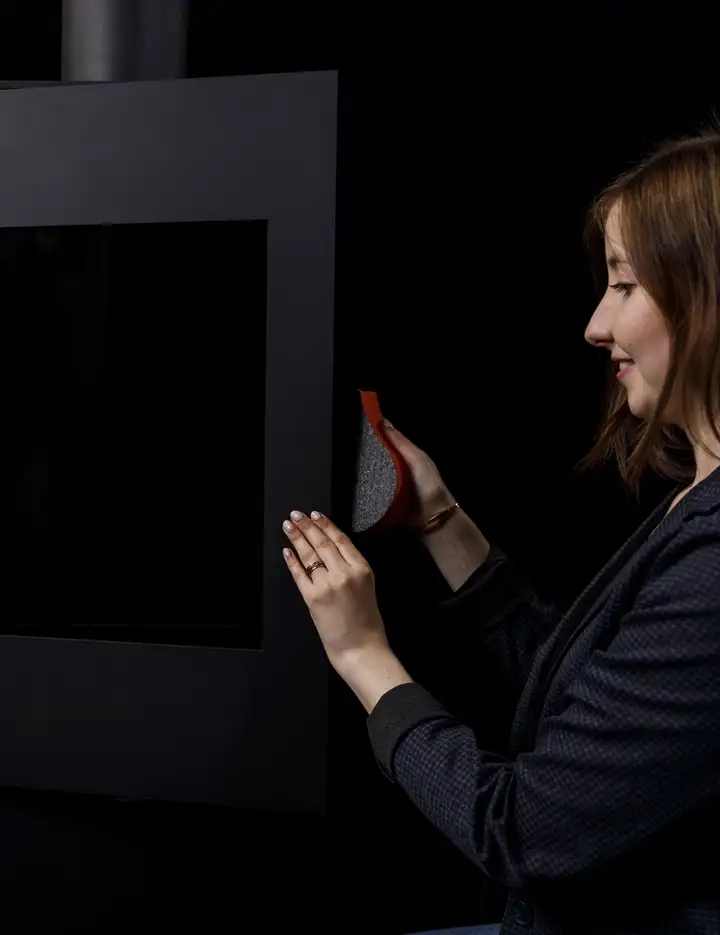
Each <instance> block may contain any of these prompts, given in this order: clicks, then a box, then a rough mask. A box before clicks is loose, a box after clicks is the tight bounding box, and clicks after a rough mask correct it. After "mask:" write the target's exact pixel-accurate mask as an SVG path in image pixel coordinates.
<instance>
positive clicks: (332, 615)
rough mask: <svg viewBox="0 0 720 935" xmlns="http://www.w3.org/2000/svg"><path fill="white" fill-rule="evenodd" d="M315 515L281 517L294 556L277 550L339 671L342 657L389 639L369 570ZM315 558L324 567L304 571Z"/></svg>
mask: <svg viewBox="0 0 720 935" xmlns="http://www.w3.org/2000/svg"><path fill="white" fill-rule="evenodd" d="M316 516H317V518H312V516H311V517H308V516H305V515H304V514H300V513H298V512H297V511H293V513H291V514H290V517H291V520H292V522H290V520H286V521H285V522H284V523H283V529H284V531H285V534H286V535H287V536H288V538H289V539H290V542H291V543H292V544H293V545H294V546H295V549H296V550H297V555H295V553H294V552H293V551H292V549H284V550H283V554H284V555H285V560H286V561H287V564H288V567H289V569H290V571H291V573H292V576H293V578H294V580H295V584H296V585H297V586H298V590H299V591H300V594H301V595H302V597H303V600H304V601H305V603H306V604H307V607H308V610H309V611H310V616H311V617H312V619H313V622H314V623H315V628H316V629H317V631H318V634H319V636H320V639H321V640H322V643H323V646H324V647H325V652H326V653H327V656H328V659H329V661H330V663H331V665H332V666H333V667H334V668H335V669H337V670H340V669H342V667H343V662H344V661H346V660H349V659H351V658H353V657H357V656H359V655H362V654H363V653H364V652H365V650H369V651H371V652H376V651H377V650H378V649H379V650H381V651H386V650H387V651H389V644H388V640H387V635H386V633H385V624H384V623H383V620H382V617H381V616H380V610H379V608H378V604H377V599H376V597H375V578H374V575H373V572H372V569H371V568H370V566H369V565H368V563H367V562H366V561H365V559H364V558H363V556H362V555H361V554H360V552H359V551H358V550H357V549H356V548H355V546H354V545H353V544H352V542H351V541H350V540H349V539H348V537H347V536H346V535H345V534H344V533H342V532H341V531H340V530H339V529H338V528H337V526H336V525H335V524H334V523H332V522H331V521H330V520H329V519H328V518H327V517H326V516H322V515H321V514H316ZM288 527H289V528H288ZM318 560H320V561H323V562H324V563H325V566H326V567H325V568H323V567H322V566H319V567H318V568H316V569H314V571H313V572H312V574H311V575H308V574H307V572H306V571H305V569H306V568H307V567H308V566H309V565H312V563H313V562H316V561H318Z"/></svg>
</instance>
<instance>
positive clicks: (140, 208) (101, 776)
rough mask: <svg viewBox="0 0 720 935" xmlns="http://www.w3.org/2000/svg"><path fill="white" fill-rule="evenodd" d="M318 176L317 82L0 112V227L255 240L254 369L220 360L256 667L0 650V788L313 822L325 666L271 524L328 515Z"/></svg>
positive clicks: (326, 128)
mask: <svg viewBox="0 0 720 935" xmlns="http://www.w3.org/2000/svg"><path fill="white" fill-rule="evenodd" d="M335 158H336V75H335V73H333V72H327V73H307V74H294V75H264V76H257V77H242V78H213V79H206V80H192V81H177V82H158V83H132V84H106V85H102V86H98V85H80V86H74V87H55V88H38V89H27V90H14V91H6V92H5V93H3V94H2V95H1V96H0V163H1V164H2V165H3V167H4V171H3V173H2V174H1V175H0V226H2V227H9V228H17V227H33V228H34V227H53V226H68V225H98V224H152V223H167V222H188V221H226V220H266V221H267V283H266V291H267V328H266V359H265V361H264V362H263V361H262V360H260V361H257V360H254V359H252V358H250V359H247V358H245V359H243V358H242V357H241V356H240V357H239V359H238V367H242V368H243V370H244V373H245V374H246V376H247V379H248V380H249V381H250V380H258V379H263V378H264V379H265V400H266V402H265V404H266V418H265V438H264V446H265V459H264V460H265V479H264V480H265V482H264V490H263V489H262V488H260V489H253V490H248V491H246V492H245V495H246V496H247V497H248V498H251V499H252V498H258V497H259V498H261V500H262V502H263V528H264V533H265V535H264V541H263V551H262V556H263V598H264V600H263V607H264V615H263V626H262V632H263V648H262V651H243V650H227V649H225V650H223V649H215V648H194V647H189V646H183V645H157V644H152V645H142V644H139V643H131V642H124V643H114V642H107V641H106V642H98V641H93V640H88V639H85V640H70V639H46V638H35V637H17V636H5V637H3V638H1V639H0V710H3V711H5V712H12V716H11V717H4V718H3V719H2V720H1V721H0V746H1V747H2V749H3V756H2V757H1V758H0V785H10V786H22V787H30V788H46V789H60V790H67V791H77V792H95V793H105V794H110V795H117V796H123V797H129V798H160V799H168V800H180V801H198V802H202V801H204V802H217V803H227V804H235V805H243V806H245V807H257V808H273V809H283V810H299V811H311V812H323V811H324V808H325V783H326V776H325V767H326V763H325V743H326V730H327V725H326V714H327V712H326V672H327V665H326V661H325V657H324V653H323V651H322V648H321V645H320V643H319V640H318V639H317V635H316V633H315V631H314V628H313V627H312V623H311V621H310V620H309V618H308V615H307V610H306V608H305V606H304V604H303V603H302V601H301V599H300V597H299V595H298V593H297V589H296V587H295V585H294V583H293V582H292V580H291V579H290V576H289V574H288V571H287V568H286V566H285V563H284V561H283V560H282V554H281V550H282V547H283V546H284V545H285V542H286V540H285V537H284V535H283V533H282V530H281V521H282V519H283V518H284V517H285V516H286V515H287V514H288V513H289V511H290V510H291V509H293V508H298V509H305V510H310V509H319V510H322V511H325V512H329V506H330V485H331V440H332V439H331V428H332V425H331V415H332V376H333V360H332V355H333V287H334V281H333V280H334V277H333V269H334V200H335ZM229 298H230V299H231V298H232V297H231V296H230V297H229ZM263 373H264V377H263ZM237 415H238V422H237V425H236V426H235V427H234V428H235V431H237V432H238V433H242V432H243V430H244V422H243V413H242V412H238V414H237ZM300 440H301V441H302V457H297V451H298V444H299V442H300ZM242 532H245V530H242ZM256 534H257V533H256V529H255V528H254V527H252V524H249V528H248V530H247V535H249V536H253V535H256Z"/></svg>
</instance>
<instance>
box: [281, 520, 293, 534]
mask: <svg viewBox="0 0 720 935" xmlns="http://www.w3.org/2000/svg"><path fill="white" fill-rule="evenodd" d="M283 529H284V530H285V532H292V531H293V524H292V523H291V522H290V520H289V519H286V520H284V521H283Z"/></svg>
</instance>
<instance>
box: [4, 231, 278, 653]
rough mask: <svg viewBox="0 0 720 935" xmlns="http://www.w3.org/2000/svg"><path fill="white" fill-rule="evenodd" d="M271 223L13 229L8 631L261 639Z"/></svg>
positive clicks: (238, 642)
mask: <svg viewBox="0 0 720 935" xmlns="http://www.w3.org/2000/svg"><path fill="white" fill-rule="evenodd" d="M266 231H267V225H266V223H265V222H262V221H218V222H198V223H191V222H187V223H176V224H123V225H101V226H94V227H85V226H78V227H46V228H14V229H4V230H0V283H2V316H1V317H0V517H2V518H1V519H0V594H1V595H2V614H1V615H0V632H3V633H16V634H29V635H34V636H43V635H44V636H55V637H71V638H78V637H83V638H87V639H111V640H119V639H122V640H131V641H139V642H167V641H170V642H174V643H181V644H183V645H209V646H237V647H241V648H244V649H260V648H261V647H262V616H263V607H262V601H263V594H262V570H263V564H262V563H263V559H262V546H263V539H264V534H263V501H262V496H261V493H262V491H263V485H264V476H265V471H264V456H265V452H264V426H265V357H266V347H265V332H266V324H267V321H266V314H265V281H266V276H267V250H266Z"/></svg>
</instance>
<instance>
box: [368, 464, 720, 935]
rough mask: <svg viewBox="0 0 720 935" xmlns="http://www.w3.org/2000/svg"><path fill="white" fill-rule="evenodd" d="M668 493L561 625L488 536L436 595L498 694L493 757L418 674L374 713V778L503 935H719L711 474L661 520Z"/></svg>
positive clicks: (715, 516)
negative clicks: (500, 687)
mask: <svg viewBox="0 0 720 935" xmlns="http://www.w3.org/2000/svg"><path fill="white" fill-rule="evenodd" d="M679 490H680V488H679V487H678V488H677V489H676V490H675V491H673V493H672V494H670V495H669V496H668V497H667V498H666V499H665V500H664V501H663V502H662V503H661V504H660V505H659V506H658V507H657V508H656V509H655V510H654V511H653V513H652V514H651V515H650V516H649V517H648V518H647V520H645V522H644V523H642V525H641V526H640V527H639V528H638V529H637V530H636V532H635V533H634V534H633V535H632V536H631V537H630V538H629V539H628V541H627V542H626V543H625V545H624V546H622V548H621V549H620V550H619V551H618V552H617V553H616V555H615V556H614V557H613V558H612V559H611V560H610V561H609V562H608V564H607V565H606V566H605V567H604V568H603V569H602V570H601V571H600V573H599V574H598V575H597V576H596V577H595V579H594V580H593V581H592V582H591V583H590V584H589V586H588V587H587V588H586V590H585V591H584V592H583V593H582V594H581V595H580V597H579V598H578V599H577V601H576V602H575V603H574V605H573V606H572V607H571V608H570V610H569V611H568V612H567V613H566V614H565V615H564V616H563V615H561V613H560V612H559V611H558V610H557V609H556V608H554V607H551V606H548V605H547V604H544V603H543V602H542V601H541V600H539V599H538V597H537V596H536V595H535V594H534V593H533V591H532V590H531V589H530V588H529V587H528V585H527V583H526V582H525V580H524V579H523V576H522V574H521V572H520V570H519V569H518V568H517V567H516V566H515V565H514V564H513V562H512V561H511V560H510V559H509V558H508V557H507V556H506V555H505V554H504V553H503V552H501V551H500V550H499V549H497V548H494V547H493V548H492V550H491V552H490V555H489V556H488V559H487V560H486V562H485V563H484V564H483V565H481V566H480V568H479V569H477V571H476V572H475V573H474V574H473V575H472V576H471V577H470V578H469V579H468V581H466V582H465V584H464V585H463V586H462V587H461V588H460V589H459V590H458V591H457V592H456V593H455V594H454V595H453V596H452V597H451V598H450V599H448V600H447V601H445V602H444V603H443V604H442V605H441V606H440V608H439V616H440V618H441V620H440V622H439V627H440V631H439V632H441V633H442V635H443V639H447V640H449V641H452V642H453V643H454V644H455V646H456V647H457V651H458V652H463V653H467V652H472V651H474V652H476V653H478V654H482V656H483V658H484V661H485V662H486V663H487V662H489V663H490V664H491V665H492V666H493V667H494V669H495V670H496V671H497V673H498V674H499V677H500V679H501V681H502V682H503V683H504V685H505V686H506V687H507V689H508V697H509V699H510V703H511V705H512V707H513V709H514V712H515V714H514V720H513V721H512V730H511V734H510V737H509V738H508V746H507V750H506V751H504V752H503V753H499V752H498V751H497V750H493V749H487V748H484V747H483V743H482V730H481V729H480V728H478V727H477V726H476V727H475V729H474V730H471V729H470V728H469V727H468V726H466V725H464V724H462V723H460V722H459V721H458V720H457V719H455V718H454V717H453V716H452V714H451V713H450V712H449V711H447V710H446V709H445V708H444V707H443V705H442V704H441V703H439V702H438V701H437V700H436V699H435V698H434V697H433V696H432V695H431V694H430V693H429V692H428V691H427V690H426V689H424V688H423V687H422V686H421V685H419V684H416V683H413V684H409V685H400V686H398V687H396V688H394V689H392V690H391V691H389V692H387V693H386V694H385V695H384V696H383V697H382V698H381V699H380V701H379V702H378V704H377V705H376V707H375V708H374V710H373V711H372V713H371V714H370V716H369V718H368V730H369V733H370V740H371V743H372V745H373V750H374V753H375V756H376V758H377V760H378V763H379V765H380V767H381V769H382V770H383V772H384V773H385V775H386V776H387V777H388V778H389V779H390V780H391V781H392V782H394V783H397V784H398V785H399V786H400V787H401V788H402V789H403V790H404V791H405V792H406V793H407V795H408V796H409V797H410V799H411V800H412V801H413V802H414V803H415V805H416V806H417V807H418V808H419V809H420V811H421V812H423V814H424V815H425V816H427V818H428V819H429V820H430V821H431V822H432V823H433V824H434V825H435V826H436V827H437V828H439V829H440V830H441V831H442V832H443V833H444V834H445V835H446V836H447V837H448V838H449V839H450V840H451V841H452V842H453V843H454V844H455V845H457V847H458V848H460V849H461V850H462V851H463V852H464V853H465V854H466V855H467V857H469V859H470V860H472V861H473V862H474V863H475V864H476V865H477V867H478V868H479V869H480V871H481V872H482V874H483V875H484V877H485V878H487V879H488V880H490V881H493V882H494V883H495V884H498V885H499V886H500V887H502V888H503V891H505V890H506V891H507V893H508V900H507V905H506V910H505V914H504V918H503V924H502V928H501V932H502V933H503V935H510V933H512V935H529V933H536V935H577V933H583V935H671V933H672V935H711V933H712V935H720V857H719V853H720V468H718V469H716V470H715V471H714V472H713V473H712V474H710V475H709V477H707V478H706V479H705V480H703V481H702V482H701V483H700V484H698V485H697V486H696V487H694V488H693V489H692V490H690V492H689V493H688V494H686V495H685V496H684V497H683V499H682V500H680V502H679V503H678V505H677V506H676V507H675V508H674V509H673V510H671V511H670V513H669V514H667V515H665V514H666V512H667V510H668V508H669V506H670V503H671V502H672V500H673V498H674V496H675V495H676V494H677V493H678V492H679ZM469 688H470V687H469ZM497 716H499V713H498V711H497V710H490V711H488V712H487V717H488V719H492V718H494V717H497ZM508 723H510V719H508Z"/></svg>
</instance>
